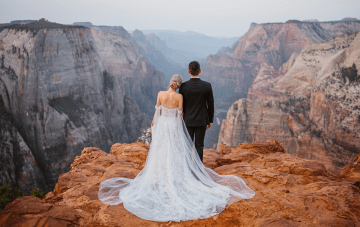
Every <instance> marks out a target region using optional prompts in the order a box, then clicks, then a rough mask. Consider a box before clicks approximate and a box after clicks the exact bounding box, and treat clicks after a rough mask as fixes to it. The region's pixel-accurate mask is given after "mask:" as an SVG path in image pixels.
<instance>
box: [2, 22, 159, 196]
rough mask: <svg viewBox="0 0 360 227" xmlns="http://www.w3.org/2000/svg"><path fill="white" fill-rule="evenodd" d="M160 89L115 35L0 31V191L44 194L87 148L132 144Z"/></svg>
mask: <svg viewBox="0 0 360 227" xmlns="http://www.w3.org/2000/svg"><path fill="white" fill-rule="evenodd" d="M127 34H128V33H127ZM111 39H112V40H113V41H111ZM100 44H101V45H100ZM109 46H111V48H109ZM104 48H105V50H106V51H107V52H104ZM106 48H109V49H106ZM123 50H126V51H127V52H126V51H125V52H124V51H123ZM106 53H108V54H106ZM117 53H118V54H117ZM126 57H128V59H127V58H126ZM112 59H114V60H113V61H112ZM118 69H119V72H117V70H118ZM162 83H163V75H162V74H161V73H159V72H158V71H156V70H155V68H154V67H153V66H151V65H150V64H149V63H148V61H147V60H146V59H145V58H144V57H143V56H141V55H139V54H138V52H136V50H135V49H134V48H133V47H132V45H131V44H130V43H129V42H128V41H126V39H123V38H121V36H120V35H114V34H110V33H106V32H103V33H102V31H98V30H95V29H90V28H85V27H82V26H69V25H60V24H56V23H51V22H47V21H36V22H32V23H28V24H24V25H14V26H12V27H11V26H10V27H9V26H8V27H3V28H1V30H0V109H1V110H0V119H1V121H2V122H4V123H2V124H1V129H0V133H1V137H0V144H1V146H0V152H1V153H2V154H4V156H3V157H4V158H2V160H1V162H2V163H10V164H6V165H5V166H3V165H2V167H1V169H0V171H1V172H0V176H1V178H0V180H1V181H0V184H1V185H3V184H5V183H9V184H11V186H19V187H20V188H21V189H23V190H25V191H27V192H28V191H29V189H31V188H32V187H34V186H39V187H40V188H42V189H44V190H45V191H49V190H52V189H53V188H54V186H55V184H56V182H57V179H58V176H59V174H60V173H63V172H67V171H69V164H70V163H71V162H72V161H73V160H74V158H75V157H76V156H77V155H79V154H80V152H81V149H82V148H83V147H84V146H97V147H100V148H101V149H103V150H105V151H109V150H110V147H111V145H112V144H113V143H115V142H133V141H135V140H136V139H137V138H138V136H139V134H140V129H141V128H143V127H146V126H148V125H149V124H150V121H149V117H148V116H147V115H146V114H145V113H143V112H146V113H148V112H147V111H149V108H150V107H149V106H151V108H152V109H154V107H153V106H154V103H155V102H156V101H155V100H156V96H155V95H156V94H157V89H159V88H160V87H161V86H162V85H161V84H162ZM132 95H133V96H134V97H132ZM154 97H155V98H154ZM134 100H136V101H134ZM138 104H140V105H142V106H140V110H139V106H138ZM150 104H151V105H150ZM3 125H4V127H3ZM5 153H6V155H5Z"/></svg>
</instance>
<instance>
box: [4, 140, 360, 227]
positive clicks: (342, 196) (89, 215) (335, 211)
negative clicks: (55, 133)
mask: <svg viewBox="0 0 360 227" xmlns="http://www.w3.org/2000/svg"><path fill="white" fill-rule="evenodd" d="M147 154H148V148H147V147H146V146H144V144H143V143H139V142H137V143H131V144H126V143H124V144H120V143H116V144H114V145H113V146H112V147H111V151H110V154H109V153H106V152H104V151H102V150H100V149H98V148H95V147H86V148H84V149H83V151H82V152H81V155H80V156H78V157H76V158H75V160H74V161H73V163H72V164H71V170H70V171H69V172H66V173H63V174H61V175H60V177H59V179H58V182H57V184H56V187H55V189H54V190H53V191H52V192H49V193H48V194H47V195H46V196H45V198H44V199H39V198H37V197H34V196H25V197H20V198H18V199H16V200H15V201H13V202H12V203H9V204H8V205H7V206H6V207H5V209H4V210H3V211H0V226H1V227H2V226H28V227H37V226H53V227H56V226H68V225H71V226H108V227H110V226H172V227H180V226H224V227H225V226H226V227H232V226H234V227H235V226H254V227H258V226H271V227H277V226H279V227H280V226H281V227H283V226H288V227H292V226H294V227H295V226H300V227H301V226H304V227H305V226H306V227H318V226H324V227H329V226H331V227H332V226H333V227H335V226H358V225H360V222H359V220H360V219H359V218H360V206H359V199H360V188H359V181H360V155H359V156H358V157H357V158H356V159H355V160H352V162H351V163H350V164H348V165H346V166H345V167H344V168H343V169H342V171H341V173H340V174H339V173H336V172H333V171H331V170H328V169H327V168H326V167H325V166H324V164H322V163H321V162H319V161H314V160H307V159H302V158H299V157H295V156H293V155H291V154H286V153H285V150H284V148H283V147H282V145H281V144H280V143H278V142H276V141H271V142H268V143H241V144H238V145H237V146H236V147H228V146H226V145H224V144H221V145H219V150H213V149H208V150H205V151H204V164H205V166H207V167H209V168H212V169H213V170H214V171H216V172H217V173H219V174H223V175H236V176H238V177H241V178H242V179H243V180H244V181H245V183H246V184H247V185H248V186H249V187H250V188H251V189H253V190H254V191H255V193H256V194H255V197H254V198H252V199H249V200H240V201H238V202H235V203H232V204H231V205H228V206H227V207H226V208H225V210H224V211H223V212H221V213H220V214H218V215H215V216H213V217H210V218H207V219H198V220H192V221H180V222H174V221H169V222H154V221H148V220H143V219H140V218H138V217H136V216H135V215H134V214H132V213H130V212H128V211H127V210H126V209H125V208H124V206H123V205H122V204H119V205H114V206H110V205H107V204H103V203H102V202H101V201H100V200H99V199H98V190H99V184H100V183H101V182H102V181H103V180H106V179H109V178H113V177H126V178H134V177H135V176H136V175H137V174H138V173H139V172H140V171H141V170H142V169H143V168H144V164H145V160H146V157H147ZM356 182H357V183H356Z"/></svg>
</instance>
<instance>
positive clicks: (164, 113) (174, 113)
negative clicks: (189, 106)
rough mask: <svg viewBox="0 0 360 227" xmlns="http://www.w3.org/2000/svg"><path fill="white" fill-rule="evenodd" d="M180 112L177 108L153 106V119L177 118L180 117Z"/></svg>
mask: <svg viewBox="0 0 360 227" xmlns="http://www.w3.org/2000/svg"><path fill="white" fill-rule="evenodd" d="M181 113H182V111H179V108H178V107H176V108H173V109H169V108H166V107H164V106H161V105H160V106H158V107H157V106H155V117H171V118H177V117H180V115H181Z"/></svg>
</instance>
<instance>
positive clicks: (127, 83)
mask: <svg viewBox="0 0 360 227" xmlns="http://www.w3.org/2000/svg"><path fill="white" fill-rule="evenodd" d="M91 33H92V35H93V37H94V41H95V45H96V46H97V50H98V54H99V57H100V61H101V64H102V66H103V67H104V70H106V71H107V73H108V75H109V77H110V78H112V79H114V80H119V81H121V82H122V83H123V87H124V88H125V94H126V95H127V96H129V97H131V98H132V99H133V100H135V101H136V103H137V105H138V106H139V109H140V111H141V112H142V113H146V114H147V115H148V116H149V118H151V119H152V117H153V115H154V113H155V105H156V98H157V94H158V92H159V91H161V90H165V89H166V88H165V76H164V74H163V73H162V72H160V71H158V70H157V69H156V68H155V67H154V66H153V65H152V64H150V62H149V61H148V60H147V58H146V57H145V56H144V55H142V54H141V53H140V52H139V49H140V48H139V45H138V44H137V42H136V41H135V40H134V39H133V38H132V37H131V35H130V34H129V33H128V32H127V31H126V30H125V29H124V28H122V27H121V26H115V27H111V26H95V27H92V28H91Z"/></svg>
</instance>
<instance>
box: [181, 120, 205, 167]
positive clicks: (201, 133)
mask: <svg viewBox="0 0 360 227" xmlns="http://www.w3.org/2000/svg"><path fill="white" fill-rule="evenodd" d="M186 128H187V130H188V132H189V135H190V137H191V140H192V141H194V136H195V141H194V143H195V149H196V151H197V153H198V154H199V157H200V160H201V162H202V161H203V153H204V139H205V132H206V126H202V127H186Z"/></svg>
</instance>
